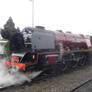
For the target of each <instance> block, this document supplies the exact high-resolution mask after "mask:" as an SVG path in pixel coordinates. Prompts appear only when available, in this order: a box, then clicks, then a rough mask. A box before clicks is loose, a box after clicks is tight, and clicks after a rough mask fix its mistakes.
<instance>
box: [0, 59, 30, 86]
mask: <svg viewBox="0 0 92 92" xmlns="http://www.w3.org/2000/svg"><path fill="white" fill-rule="evenodd" d="M4 61H5V60H0V88H3V87H7V86H11V85H17V84H22V83H24V82H25V81H28V82H30V81H31V79H30V78H29V77H28V76H26V75H25V74H23V73H20V72H19V71H17V72H15V73H14V74H10V73H9V72H8V68H7V67H6V66H5V65H4Z"/></svg>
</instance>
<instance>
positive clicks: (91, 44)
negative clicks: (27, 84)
mask: <svg viewBox="0 0 92 92" xmlns="http://www.w3.org/2000/svg"><path fill="white" fill-rule="evenodd" d="M91 48H92V37H91V36H84V35H82V34H72V33H71V32H66V33H64V32H63V31H62V30H57V31H55V32H54V31H50V30H46V29H45V28H44V27H42V26H36V27H35V28H29V27H27V28H25V29H23V31H22V32H21V33H16V34H14V35H13V36H12V38H11V41H10V50H11V59H10V60H9V61H7V65H8V67H13V68H14V69H18V70H20V71H24V72H27V71H31V72H32V71H38V70H43V71H44V70H52V69H56V70H57V71H58V70H60V71H65V70H67V69H68V68H75V67H77V66H83V65H85V64H86V63H87V62H88V60H87V59H88V52H89V51H90V49H91ZM56 67H57V68H56Z"/></svg>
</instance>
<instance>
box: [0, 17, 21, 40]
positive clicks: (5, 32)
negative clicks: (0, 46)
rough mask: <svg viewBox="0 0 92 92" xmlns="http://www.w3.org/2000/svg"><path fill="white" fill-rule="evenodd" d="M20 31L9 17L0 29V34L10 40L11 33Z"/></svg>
mask: <svg viewBox="0 0 92 92" xmlns="http://www.w3.org/2000/svg"><path fill="white" fill-rule="evenodd" d="M17 32H20V29H19V28H17V29H16V28H15V24H14V22H13V19H12V17H9V19H8V20H7V22H6V24H5V25H4V29H1V35H2V37H3V38H4V39H7V40H10V38H11V37H12V35H13V34H15V33H17Z"/></svg>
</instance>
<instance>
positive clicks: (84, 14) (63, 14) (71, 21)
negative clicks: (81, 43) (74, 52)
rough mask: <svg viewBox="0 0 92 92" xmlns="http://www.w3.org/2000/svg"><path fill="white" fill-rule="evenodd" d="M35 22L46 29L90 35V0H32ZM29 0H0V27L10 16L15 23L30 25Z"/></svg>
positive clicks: (91, 11) (91, 17) (91, 10)
mask: <svg viewBox="0 0 92 92" xmlns="http://www.w3.org/2000/svg"><path fill="white" fill-rule="evenodd" d="M34 1H35V16H34V18H35V21H34V25H35V26H36V25H40V26H45V27H46V29H50V30H57V29H61V30H63V31H71V32H73V33H83V34H92V0H34ZM31 10H32V2H31V0H0V27H2V26H3V25H4V24H5V23H6V21H7V20H8V18H9V16H11V17H12V18H13V20H14V23H15V24H16V26H18V27H20V28H21V29H23V28H24V27H27V26H32V11H31Z"/></svg>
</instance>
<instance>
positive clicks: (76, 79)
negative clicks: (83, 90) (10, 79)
mask: <svg viewBox="0 0 92 92" xmlns="http://www.w3.org/2000/svg"><path fill="white" fill-rule="evenodd" d="M91 78H92V64H90V65H87V66H84V67H81V68H79V69H74V70H71V72H67V73H63V74H61V75H59V76H56V77H51V78H49V79H46V81H40V82H38V83H33V84H31V83H30V84H29V85H24V86H17V87H9V88H6V89H3V90H0V92H70V91H71V90H72V89H74V88H76V87H77V86H79V85H80V84H82V83H84V82H86V81H87V80H89V79H91Z"/></svg>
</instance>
